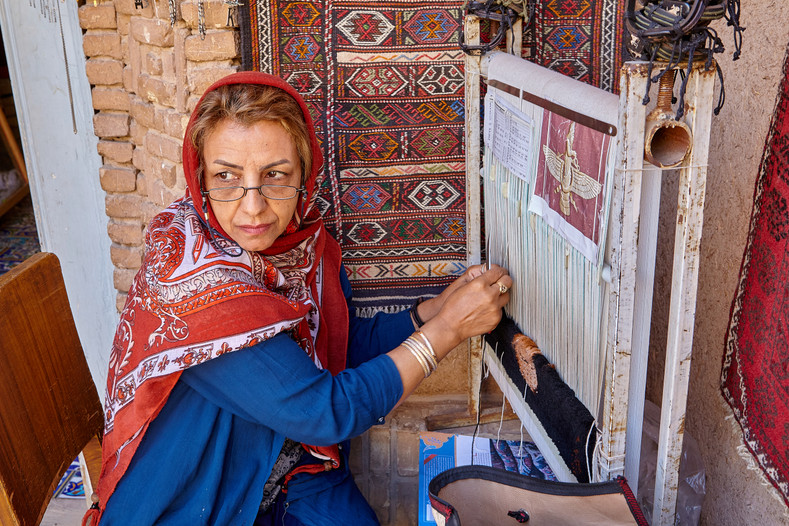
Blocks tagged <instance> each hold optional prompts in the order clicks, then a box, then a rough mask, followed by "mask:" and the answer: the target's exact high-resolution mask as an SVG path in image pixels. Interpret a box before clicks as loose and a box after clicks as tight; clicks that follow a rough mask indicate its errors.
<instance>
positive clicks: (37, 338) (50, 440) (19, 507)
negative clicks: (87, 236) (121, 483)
mask: <svg viewBox="0 0 789 526" xmlns="http://www.w3.org/2000/svg"><path fill="white" fill-rule="evenodd" d="M103 421H104V418H103V412H102V406H101V401H100V400H99V396H98V393H97V392H96V387H95V385H94V383H93V380H92V378H91V375H90V371H89V369H88V364H87V362H86V361H85V355H84V354H83V351H82V346H81V344H80V341H79V336H78V335H77V330H76V327H75V326H74V320H73V318H72V315H71V309H70V307H69V301H68V297H67V296H66V288H65V285H64V283H63V276H62V274H61V270H60V262H59V261H58V258H57V257H56V256H55V255H54V254H50V253H39V254H36V255H34V256H32V257H30V258H29V259H28V260H26V261H25V262H23V263H21V264H20V265H18V266H17V267H14V268H13V269H11V270H10V271H9V272H7V273H6V274H3V275H0V524H3V525H4V526H5V525H19V526H28V525H37V524H39V522H40V521H41V518H42V517H43V515H44V512H45V511H46V508H47V505H48V503H49V501H50V499H51V497H52V494H53V491H54V490H55V488H56V486H57V484H58V482H59V481H60V478H61V477H62V475H63V473H64V472H65V470H66V468H67V467H68V466H69V465H70V464H71V462H72V461H73V460H74V459H75V458H76V457H77V455H78V454H79V453H80V452H81V451H82V450H83V448H85V447H86V445H87V444H88V443H89V442H91V440H92V439H95V438H96V437H97V436H100V434H101V432H102V429H103ZM99 461H100V458H99ZM86 475H87V474H86ZM96 480H97V479H96Z"/></svg>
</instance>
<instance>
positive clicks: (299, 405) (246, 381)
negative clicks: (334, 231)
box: [101, 272, 414, 526]
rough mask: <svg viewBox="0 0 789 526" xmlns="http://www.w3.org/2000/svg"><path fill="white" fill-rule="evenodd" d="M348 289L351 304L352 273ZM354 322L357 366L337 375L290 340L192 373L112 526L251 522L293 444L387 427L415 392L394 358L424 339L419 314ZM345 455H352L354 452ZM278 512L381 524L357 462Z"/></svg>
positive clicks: (296, 481) (151, 434) (292, 490)
mask: <svg viewBox="0 0 789 526" xmlns="http://www.w3.org/2000/svg"><path fill="white" fill-rule="evenodd" d="M341 281H342V285H343V290H344V292H345V295H346V299H348V298H349V297H350V284H349V283H348V280H347V278H346V277H345V274H344V272H342V273H341ZM349 314H350V316H349V318H350V326H349V338H348V341H349V344H348V369H346V370H345V371H342V372H341V373H339V374H338V375H337V376H332V375H331V374H330V373H329V372H328V371H320V370H318V369H317V368H316V367H315V365H314V364H313V362H312V360H311V359H310V358H309V357H308V356H307V354H306V353H305V352H304V351H303V350H302V349H301V348H299V347H298V345H296V343H295V342H294V341H293V340H291V339H290V338H289V337H288V336H287V335H285V334H279V335H277V336H275V337H274V338H272V339H270V340H267V341H264V342H262V343H259V344H257V345H255V346H253V347H249V348H247V349H242V350H239V351H236V352H232V353H229V354H225V355H222V356H220V357H218V358H215V359H213V360H210V361H209V362H206V363H203V364H200V365H197V366H194V367H192V368H190V369H187V370H186V371H184V372H183V374H182V375H181V377H180V379H179V381H178V382H177V383H176V386H175V388H174V389H173V391H172V392H171V394H170V397H169V398H168V400H167V403H166V404H165V405H164V407H163V408H162V411H161V412H160V414H159V416H157V417H156V419H154V421H153V422H152V423H151V425H150V426H149V428H148V431H147V433H146V435H145V437H144V438H143V440H142V442H141V443H140V447H139V449H138V450H137V452H136V454H135V455H134V458H133V459H132V461H131V464H130V466H129V468H128V470H127V471H126V473H125V474H124V475H123V477H122V478H121V480H120V481H119V483H118V486H117V488H116V489H115V491H114V493H113V494H112V496H111V497H110V499H109V500H108V501H107V506H106V509H105V511H104V513H103V515H102V520H101V524H102V525H108V526H112V525H121V524H122V525H133V526H144V525H148V524H157V525H201V524H207V525H208V524H210V525H231V524H232V525H250V526H251V525H252V524H254V523H255V518H256V516H257V513H258V508H259V505H260V502H261V499H262V496H263V486H264V484H265V483H266V481H267V479H268V477H269V474H270V473H271V469H272V467H273V465H274V462H275V461H276V459H277V456H278V455H279V452H280V449H281V448H282V445H283V443H284V441H285V438H286V437H287V438H290V439H292V440H295V441H297V442H304V443H307V444H312V445H316V446H324V445H332V444H337V443H342V442H344V441H347V440H348V439H350V438H352V437H355V436H357V435H360V434H361V433H363V432H364V431H366V430H367V429H369V428H370V427H371V426H372V425H374V424H376V423H383V421H384V417H385V416H386V415H387V414H388V413H389V412H390V411H391V410H392V409H393V408H394V406H395V404H396V403H397V401H398V400H399V399H400V397H401V396H402V393H403V386H402V382H401V380H400V374H399V373H398V371H397V368H396V367H395V365H394V362H393V361H392V360H391V359H390V358H389V357H388V356H386V355H385V353H386V352H388V351H390V350H392V349H394V348H395V347H397V346H398V345H399V344H400V343H402V341H403V340H405V339H406V338H407V337H408V335H409V334H411V333H412V332H413V330H414V328H413V325H412V323H411V318H410V316H409V313H408V312H401V313H398V314H390V315H387V314H379V315H377V316H375V317H373V318H369V319H368V318H357V317H356V316H354V315H353V312H352V310H351V309H350V306H349ZM342 451H343V453H344V455H345V456H346V457H347V444H346V445H345V447H343V448H342ZM359 499H361V502H359ZM324 506H329V507H330V509H326V510H323V509H322V507H324ZM275 508H276V509H274V510H273V512H272V513H277V514H279V515H283V514H284V515H285V516H286V517H288V520H287V521H286V522H284V523H285V524H295V525H298V524H311V523H312V524H321V525H326V524H356V525H359V526H360V525H361V524H367V523H375V517H374V514H372V511H371V510H370V509H369V506H367V504H366V503H365V502H364V499H363V498H362V497H361V495H360V494H359V493H358V490H357V489H356V487H355V485H354V484H353V480H352V478H351V476H350V474H349V473H348V469H347V462H343V465H342V466H341V468H339V469H337V470H333V471H330V472H326V473H319V474H317V475H311V474H306V473H303V474H298V475H296V476H295V477H294V478H293V479H292V480H291V482H290V483H289V485H288V491H287V495H285V496H282V495H281V498H278V499H277V503H276V505H275ZM346 508H352V509H346ZM323 512H326V513H328V512H331V513H335V512H336V513H338V515H336V516H335V517H334V518H329V517H327V516H323V517H321V516H320V515H321V513H323ZM316 514H317V516H315V517H313V516H314V515H316ZM343 514H350V516H348V517H345V516H344V515H343ZM354 514H356V515H358V517H354V518H351V516H352V515H354ZM371 515H372V516H371ZM313 519H314V522H313ZM278 524H282V521H281V520H280V521H278Z"/></svg>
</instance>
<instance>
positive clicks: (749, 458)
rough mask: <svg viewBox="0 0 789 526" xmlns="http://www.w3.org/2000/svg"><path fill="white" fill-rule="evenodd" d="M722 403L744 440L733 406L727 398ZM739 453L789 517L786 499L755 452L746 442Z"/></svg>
mask: <svg viewBox="0 0 789 526" xmlns="http://www.w3.org/2000/svg"><path fill="white" fill-rule="evenodd" d="M720 400H721V403H722V404H723V407H724V411H725V413H726V416H725V417H723V419H724V420H728V421H729V425H730V426H731V429H732V431H733V432H734V435H735V436H736V437H737V438H738V439H739V440H740V441H741V442H744V440H745V437H744V436H743V430H742V426H741V425H740V423H739V421H738V420H737V418H736V417H735V415H734V411H733V410H732V408H731V406H730V405H729V404H728V403H727V402H726V400H725V399H722V398H721V399H720ZM737 454H738V455H739V456H740V458H741V459H743V460H744V461H745V467H746V468H747V469H748V471H753V472H755V473H756V474H757V478H758V479H759V482H760V483H761V485H762V486H764V487H766V488H768V490H769V493H770V495H771V496H772V497H773V498H774V499H775V500H777V501H778V502H780V503H781V504H783V505H784V511H783V516H784V517H785V518H786V519H789V507H786V500H785V499H784V497H783V495H781V492H780V491H778V489H777V488H776V487H775V486H774V485H773V483H772V482H770V480H769V479H768V478H767V475H765V474H764V469H762V466H760V465H759V462H758V461H757V459H756V457H755V456H754V454H753V453H752V452H751V450H750V449H748V446H747V445H746V444H744V443H742V444H740V445H739V446H737Z"/></svg>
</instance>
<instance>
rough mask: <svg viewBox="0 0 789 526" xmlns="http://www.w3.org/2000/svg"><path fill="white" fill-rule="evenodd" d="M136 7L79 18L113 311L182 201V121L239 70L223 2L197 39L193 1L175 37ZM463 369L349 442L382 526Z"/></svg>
mask: <svg viewBox="0 0 789 526" xmlns="http://www.w3.org/2000/svg"><path fill="white" fill-rule="evenodd" d="M143 4H144V5H145V7H144V8H142V9H140V8H137V7H136V6H135V1H134V0H99V2H98V3H97V5H94V3H93V2H92V1H90V0H88V1H87V2H85V5H82V6H81V7H80V8H79V20H80V25H81V26H82V29H83V30H84V38H83V50H84V52H85V55H86V57H87V62H86V68H85V69H86V74H87V77H88V80H89V82H90V84H91V91H92V93H91V95H92V98H93V107H94V110H95V115H94V118H93V126H94V132H95V134H96V135H97V136H98V138H99V142H98V153H99V155H101V158H102V167H101V169H100V173H99V180H100V182H101V186H102V188H103V189H104V191H105V192H106V213H107V216H108V218H109V222H108V226H107V234H108V235H109V237H110V239H111V240H112V246H111V248H110V251H111V258H112V263H113V265H114V266H115V269H114V281H115V288H116V289H117V291H118V294H117V302H116V306H117V308H118V310H120V309H121V308H122V307H123V304H124V302H125V300H126V294H127V292H128V290H129V286H130V285H131V281H132V278H133V277H134V274H135V272H136V271H137V269H138V268H139V267H140V264H141V260H142V242H143V233H144V231H145V227H146V226H147V224H148V222H149V221H150V220H151V218H152V217H153V216H154V215H155V214H156V213H158V212H159V211H160V210H162V209H163V208H164V207H166V206H167V205H169V204H170V203H171V202H172V201H173V200H174V199H176V198H178V197H181V196H182V195H183V194H184V190H185V184H184V178H183V167H182V165H181V144H182V141H183V134H184V130H185V127H186V124H187V122H188V119H189V115H190V113H191V111H192V109H193V108H194V105H195V104H196V103H197V100H198V99H199V97H200V95H201V94H202V93H203V91H204V90H205V88H207V87H208V86H209V85H210V84H211V83H213V82H214V81H215V80H217V79H219V78H221V77H224V76H225V75H228V74H230V73H232V72H234V71H236V70H237V69H238V68H239V65H240V50H239V34H238V30H237V29H236V28H229V27H226V26H225V23H226V22H227V14H228V13H227V6H225V5H224V4H223V3H222V1H221V0H205V4H204V5H205V22H206V35H205V38H201V35H200V34H199V32H198V29H197V28H198V20H197V0H181V1H180V2H177V4H178V16H177V21H176V23H175V25H171V24H170V18H169V11H168V8H167V2H166V0H144V1H143ZM466 364H467V351H466V350H465V345H464V346H462V349H461V350H458V351H455V352H454V353H453V355H452V356H451V357H450V358H449V359H447V360H445V361H444V363H442V364H441V367H440V369H439V371H438V373H436V374H435V375H434V376H433V377H431V378H430V379H429V380H428V381H426V382H424V383H423V385H422V386H420V388H419V390H418V391H417V396H416V397H412V400H411V401H409V402H408V403H407V404H404V405H403V406H401V407H400V408H398V409H397V411H395V412H394V413H393V414H392V415H390V417H389V418H387V423H386V424H385V425H383V426H376V427H375V428H374V429H372V430H370V431H369V432H367V433H365V435H363V436H362V437H359V438H357V439H355V440H354V448H353V453H352V469H353V471H354V473H355V474H356V478H357V483H358V484H359V486H360V488H361V489H362V491H363V492H364V493H365V495H366V496H367V497H368V499H369V500H370V502H371V504H372V505H373V507H374V509H375V510H376V513H378V515H379V517H380V519H381V521H382V523H383V524H384V525H386V524H393V525H394V524H397V525H408V524H415V523H416V506H417V478H416V475H417V473H418V462H417V460H418V458H417V457H418V432H419V431H420V430H423V429H425V419H424V417H425V416H426V415H427V414H428V413H430V412H431V411H432V412H433V413H434V414H435V413H436V412H437V411H438V412H442V411H444V412H457V411H462V410H465V408H466V407H467V400H466V398H465V397H464V396H462V395H457V393H463V392H465V390H466V387H467V383H468V373H467V367H466ZM446 393H454V395H453V396H454V397H453V396H450V397H449V398H447V395H446Z"/></svg>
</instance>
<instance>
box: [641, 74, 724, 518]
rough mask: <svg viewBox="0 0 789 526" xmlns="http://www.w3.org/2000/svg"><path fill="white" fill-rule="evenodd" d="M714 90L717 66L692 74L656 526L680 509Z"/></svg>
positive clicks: (681, 172)
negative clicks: (689, 137) (688, 150)
mask: <svg viewBox="0 0 789 526" xmlns="http://www.w3.org/2000/svg"><path fill="white" fill-rule="evenodd" d="M714 85H715V66H714V64H713V66H712V68H711V69H710V70H709V71H704V70H702V69H701V68H700V67H698V66H697V67H696V68H694V70H693V71H692V72H691V74H690V78H689V79H688V85H687V91H686V94H685V101H686V103H687V104H688V106H687V113H686V115H685V117H684V120H685V123H686V124H687V125H688V126H689V127H690V129H691V131H692V132H693V149H692V151H691V153H690V155H689V158H688V159H687V161H686V163H685V164H684V165H683V167H682V168H681V170H680V180H679V197H678V204H677V221H676V230H675V237H674V266H673V270H672V280H671V281H672V283H671V300H670V306H669V324H668V342H667V347H666V367H665V375H664V378H663V401H662V404H661V415H660V437H659V441H658V456H657V476H656V482H655V506H654V511H653V515H652V524H653V525H657V526H673V524H674V516H675V512H676V507H677V483H678V478H679V465H680V460H681V457H682V441H683V437H684V433H685V411H686V407H687V395H688V384H689V380H690V360H691V353H692V348H693V329H694V323H695V318H696V292H697V288H698V270H699V246H700V244H701V231H702V226H703V223H704V195H705V188H706V182H707V162H708V154H709V136H710V123H711V120H712V108H713V88H714Z"/></svg>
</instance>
